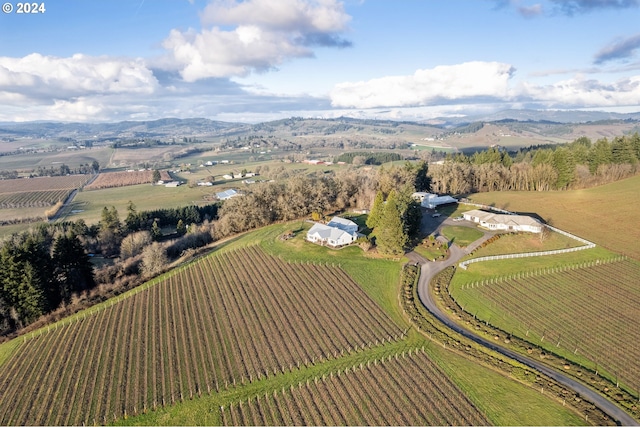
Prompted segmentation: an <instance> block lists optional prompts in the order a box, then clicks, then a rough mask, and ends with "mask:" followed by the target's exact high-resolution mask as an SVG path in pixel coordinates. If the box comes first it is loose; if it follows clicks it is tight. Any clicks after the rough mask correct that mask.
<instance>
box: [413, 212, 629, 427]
mask: <svg viewBox="0 0 640 427" xmlns="http://www.w3.org/2000/svg"><path fill="white" fill-rule="evenodd" d="M427 215H429V217H431V215H430V214H428V213H427ZM424 216H426V215H423V218H424ZM440 218H442V217H438V218H430V219H427V221H424V220H423V225H425V226H426V227H428V228H426V229H423V232H426V231H427V230H429V229H431V228H432V227H435V228H433V230H432V231H430V232H429V233H436V232H437V231H438V230H439V228H440V227H441V226H442V225H443V224H446V223H447V221H446V220H444V219H443V220H442V221H440ZM431 220H438V221H431ZM463 223H464V221H460V222H453V221H452V224H456V225H465V224H463ZM467 224H470V223H467ZM492 235H493V233H488V232H485V234H484V235H483V236H482V237H481V238H480V239H478V240H476V241H475V242H473V243H472V244H471V245H469V246H468V247H467V248H465V249H461V248H459V247H458V246H457V245H455V244H453V245H451V247H450V248H449V250H450V255H449V258H447V259H446V260H444V261H435V262H430V261H427V260H426V259H424V258H423V257H421V256H420V255H419V254H417V253H415V252H410V253H408V254H407V257H408V258H409V259H410V260H412V261H413V262H415V263H417V264H419V265H420V266H421V271H420V280H419V282H418V297H419V298H420V301H421V302H422V304H423V305H424V306H425V307H426V308H427V310H429V312H430V313H431V314H432V315H433V316H434V317H435V318H437V319H438V320H439V321H440V322H442V323H443V324H444V325H445V326H447V327H448V328H449V329H451V330H453V331H455V332H457V333H459V334H460V335H462V336H464V337H466V338H468V339H470V340H472V341H474V342H476V343H478V344H480V345H482V346H484V347H486V348H489V349H491V350H493V351H496V352H498V353H500V354H502V355H504V356H507V357H509V358H511V359H514V360H517V361H518V362H520V363H522V364H524V365H527V366H528V367H530V368H532V369H535V370H537V371H539V372H541V373H542V374H544V375H547V376H548V377H550V378H553V379H554V380H555V381H557V382H558V383H560V384H562V385H563V386H565V387H567V388H570V389H572V390H573V391H575V392H576V393H578V394H579V395H580V396H582V397H583V398H585V399H587V400H589V401H590V402H592V403H593V404H594V405H596V406H597V407H598V408H600V409H601V410H602V411H603V412H604V413H606V414H608V415H609V416H610V417H611V418H613V419H614V420H616V422H617V423H618V424H620V425H634V426H637V425H640V424H638V421H636V420H635V419H634V418H632V417H631V416H630V415H629V414H627V413H626V412H625V411H624V410H622V409H621V408H619V407H618V406H616V405H615V404H614V403H612V402H610V401H609V400H607V399H606V398H605V397H603V396H602V395H600V394H599V393H597V392H596V391H594V390H592V389H591V388H589V387H587V386H586V385H584V384H582V383H579V382H578V381H576V380H574V379H572V378H570V377H568V376H566V375H564V374H563V373H561V372H558V371H556V370H554V369H551V368H549V367H548V366H546V365H544V364H542V363H540V362H538V361H537V360H534V359H532V358H529V357H527V356H525V355H522V354H520V353H516V352H514V351H512V350H509V349H507V348H504V347H501V346H499V345H497V344H496V343H494V342H492V341H489V340H487V339H485V338H484V337H481V336H479V335H476V334H475V333H473V332H471V331H470V330H467V329H465V328H463V327H462V326H460V325H458V324H457V323H455V322H454V321H453V320H452V319H450V318H449V317H448V316H446V315H445V314H444V313H443V312H442V311H441V310H440V309H439V308H438V306H437V305H436V303H435V301H434V300H433V298H432V296H431V293H430V292H429V284H430V283H431V280H432V279H433V277H434V276H435V275H436V274H438V273H439V272H441V271H442V270H444V269H445V268H447V267H450V266H452V265H455V264H456V263H457V262H458V261H460V259H461V258H462V257H463V256H465V255H467V254H468V253H470V252H471V251H473V249H475V248H476V247H478V246H479V245H481V244H482V243H483V242H484V241H485V240H487V239H489V238H490V237H491V236H492Z"/></svg>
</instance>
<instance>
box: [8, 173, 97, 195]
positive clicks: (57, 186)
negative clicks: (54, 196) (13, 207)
mask: <svg viewBox="0 0 640 427" xmlns="http://www.w3.org/2000/svg"><path fill="white" fill-rule="evenodd" d="M89 178H90V176H89V175H66V176H48V177H39V178H19V179H2V180H0V194H9V193H25V192H31V191H53V190H74V189H76V188H79V187H82V186H83V185H84V183H85V182H87V180H88V179H89Z"/></svg>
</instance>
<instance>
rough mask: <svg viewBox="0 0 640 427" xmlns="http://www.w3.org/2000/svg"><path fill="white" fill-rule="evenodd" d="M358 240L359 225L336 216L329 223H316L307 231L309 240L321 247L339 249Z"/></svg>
mask: <svg viewBox="0 0 640 427" xmlns="http://www.w3.org/2000/svg"><path fill="white" fill-rule="evenodd" d="M357 238H358V224H356V223H355V222H353V221H350V220H348V219H345V218H340V217H337V216H334V217H333V218H332V219H331V221H329V223H327V224H326V225H325V224H320V223H315V224H314V225H313V227H311V228H310V229H309V231H307V240H308V241H310V242H313V243H317V244H320V245H328V246H331V247H334V248H335V247H338V246H344V245H349V244H351V243H353V242H355V241H356V239H357Z"/></svg>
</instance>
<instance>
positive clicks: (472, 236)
mask: <svg viewBox="0 0 640 427" xmlns="http://www.w3.org/2000/svg"><path fill="white" fill-rule="evenodd" d="M441 232H442V235H443V236H444V237H446V238H447V239H449V241H451V242H453V243H455V244H456V245H458V246H461V247H465V246H469V245H470V244H471V243H473V242H475V241H476V240H478V239H479V238H481V237H482V236H483V233H482V231H480V230H478V229H476V228H471V227H465V226H462V225H445V226H444V227H442V231H441Z"/></svg>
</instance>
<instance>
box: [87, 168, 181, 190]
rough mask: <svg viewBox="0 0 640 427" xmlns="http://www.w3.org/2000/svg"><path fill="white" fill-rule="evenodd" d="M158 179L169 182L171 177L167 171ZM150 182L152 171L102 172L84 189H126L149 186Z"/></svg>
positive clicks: (162, 172)
mask: <svg viewBox="0 0 640 427" xmlns="http://www.w3.org/2000/svg"><path fill="white" fill-rule="evenodd" d="M160 179H162V180H164V181H171V176H170V175H169V173H168V172H167V171H161V172H160ZM152 182H153V171H150V170H143V171H128V172H127V171H122V172H102V173H100V175H98V177H97V178H96V179H95V180H94V181H93V182H91V183H90V184H88V185H87V186H86V187H85V190H100V189H103V188H114V187H126V186H129V185H139V184H151V183H152Z"/></svg>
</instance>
